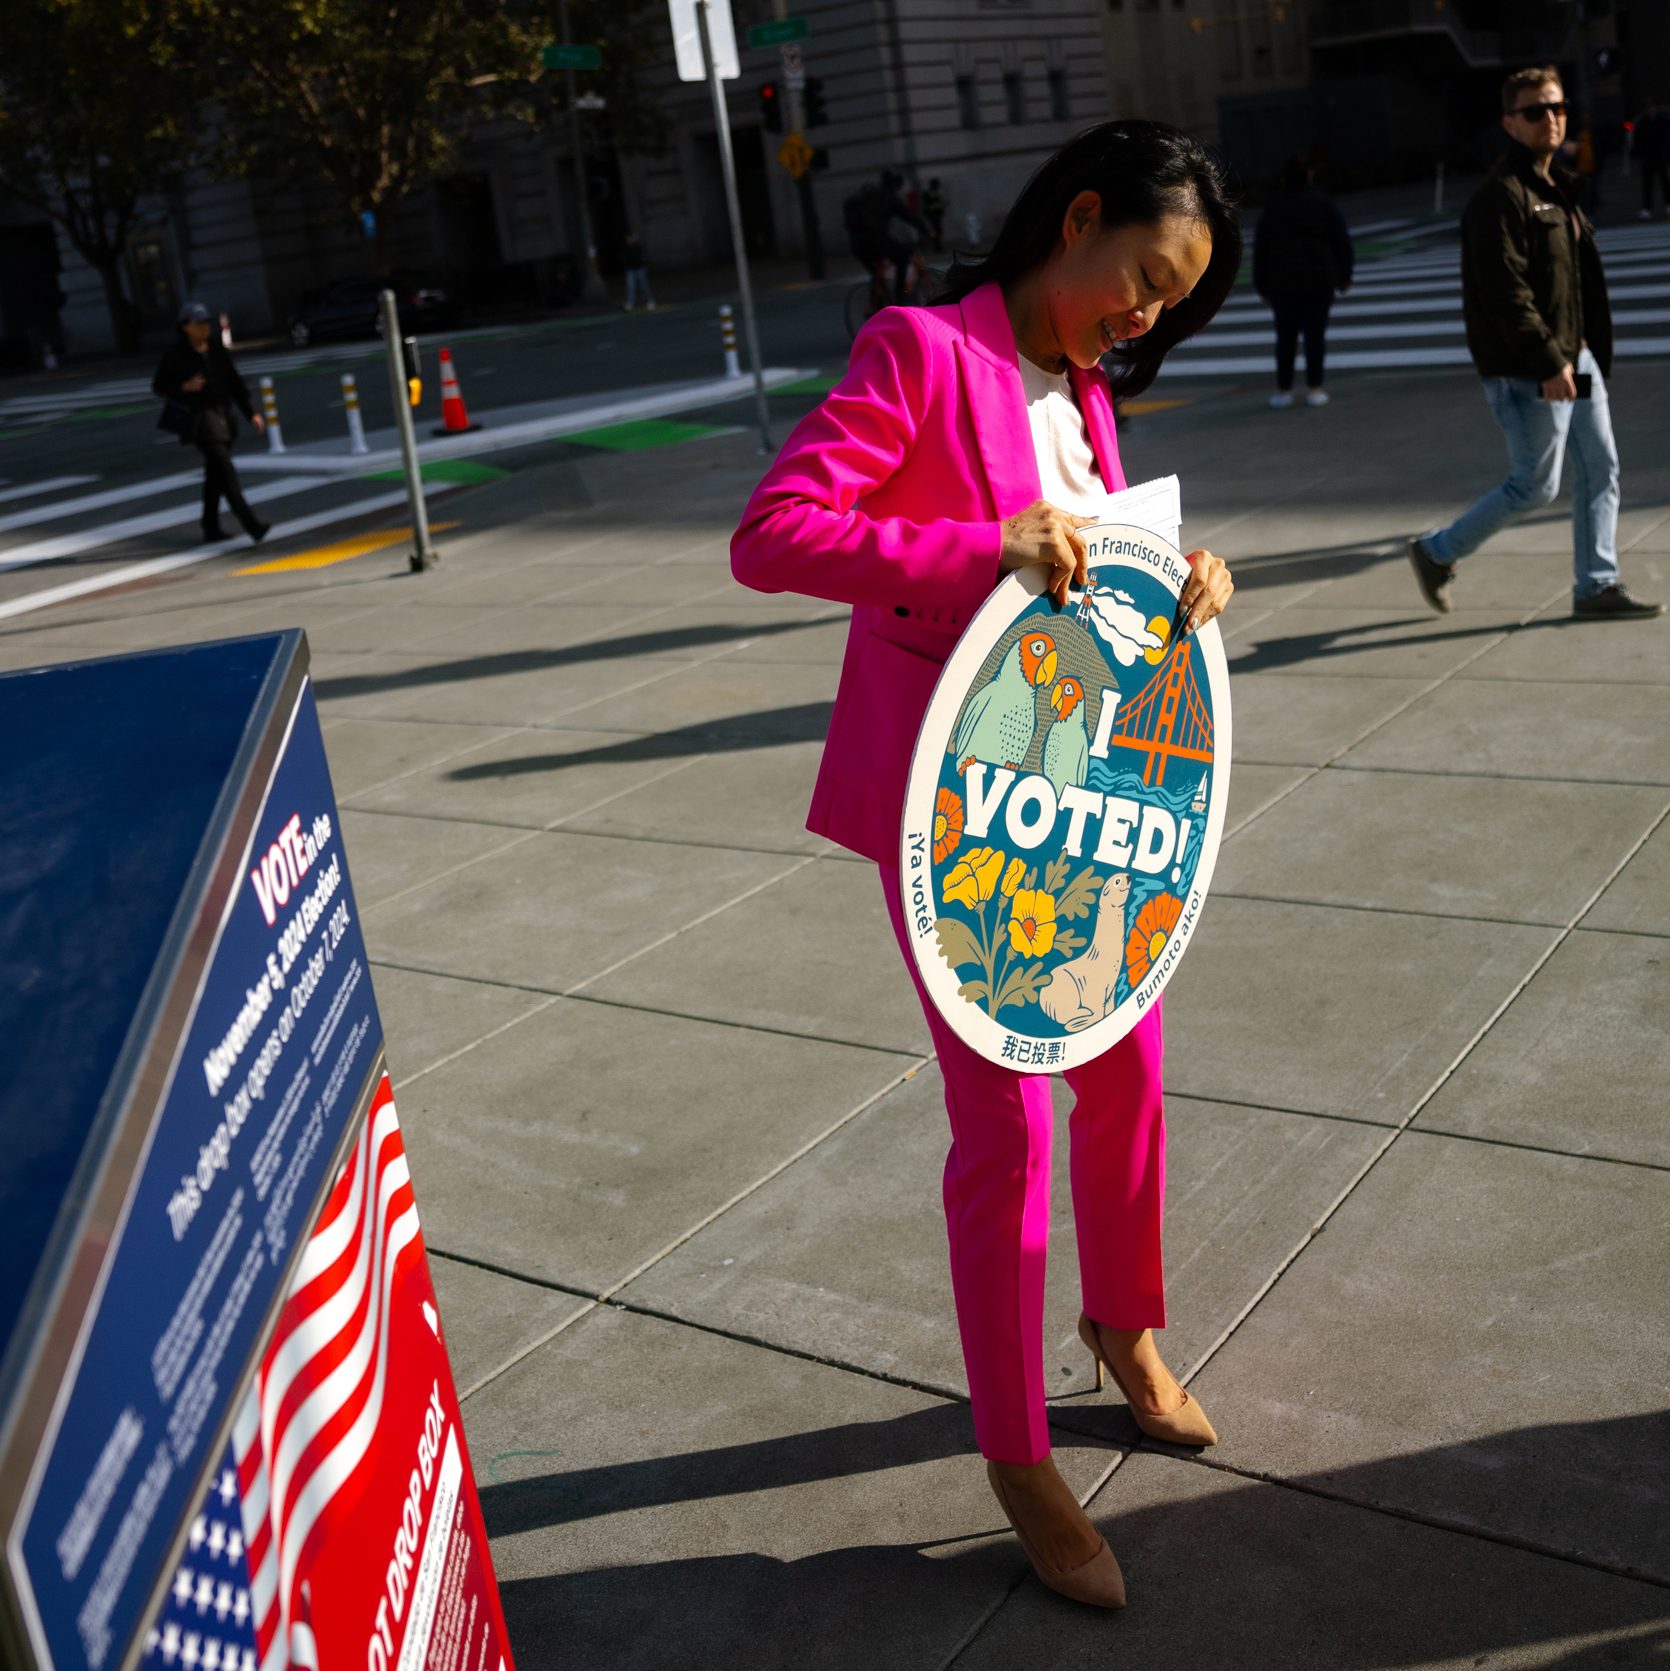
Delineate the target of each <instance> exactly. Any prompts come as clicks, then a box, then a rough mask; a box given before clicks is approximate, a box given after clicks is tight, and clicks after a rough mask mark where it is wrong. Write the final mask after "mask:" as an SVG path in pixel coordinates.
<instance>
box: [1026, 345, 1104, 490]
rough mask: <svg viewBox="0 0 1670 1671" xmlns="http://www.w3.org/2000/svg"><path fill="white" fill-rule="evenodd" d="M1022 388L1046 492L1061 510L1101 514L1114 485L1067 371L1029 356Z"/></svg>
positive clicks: (1039, 469) (1040, 487) (1039, 473)
mask: <svg viewBox="0 0 1670 1671" xmlns="http://www.w3.org/2000/svg"><path fill="white" fill-rule="evenodd" d="M1015 358H1016V359H1017V360H1018V361H1019V362H1020V368H1021V387H1022V388H1023V389H1024V390H1025V391H1026V416H1027V421H1028V422H1029V423H1030V424H1031V425H1032V450H1033V452H1034V453H1035V454H1036V455H1037V458H1038V488H1039V493H1040V495H1041V496H1042V497H1043V498H1044V499H1045V500H1047V501H1048V502H1049V503H1050V504H1052V505H1054V506H1056V507H1057V508H1058V509H1059V510H1064V511H1071V512H1072V513H1073V514H1074V515H1075V516H1101V515H1103V514H1104V511H1105V509H1106V506H1107V497H1108V484H1107V483H1106V482H1105V481H1103V480H1102V472H1101V471H1100V469H1098V468H1097V465H1096V455H1095V453H1094V452H1092V451H1091V447H1090V432H1089V431H1088V430H1087V429H1086V428H1085V423H1084V414H1083V413H1082V412H1080V411H1079V408H1078V402H1077V401H1075V400H1074V399H1073V389H1072V385H1071V384H1070V383H1069V382H1068V381H1067V373H1066V372H1064V371H1045V370H1044V369H1043V367H1042V366H1035V365H1034V364H1033V363H1032V362H1031V361H1030V360H1029V359H1028V358H1027V357H1026V356H1025V355H1024V354H1017V355H1016V356H1015Z"/></svg>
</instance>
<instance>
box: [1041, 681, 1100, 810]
mask: <svg viewBox="0 0 1670 1671" xmlns="http://www.w3.org/2000/svg"><path fill="white" fill-rule="evenodd" d="M1050 706H1051V707H1052V708H1053V709H1055V723H1054V724H1053V725H1052V726H1051V727H1050V732H1049V736H1048V738H1047V739H1046V740H1045V743H1044V776H1045V777H1047V778H1048V779H1049V780H1050V782H1051V783H1052V784H1054V785H1055V792H1056V794H1057V795H1059V794H1060V793H1061V791H1062V790H1063V789H1065V788H1066V787H1067V785H1068V784H1072V785H1073V786H1074V787H1075V788H1076V787H1078V786H1080V785H1082V784H1083V782H1084V780H1085V777H1086V775H1087V774H1088V773H1089V770H1090V738H1089V735H1088V734H1087V733H1086V731H1085V729H1084V686H1083V685H1081V684H1080V683H1079V682H1078V680H1077V679H1074V678H1071V677H1068V678H1065V679H1063V680H1062V681H1061V683H1060V684H1059V685H1057V686H1056V687H1055V689H1054V690H1052V691H1051V692H1050Z"/></svg>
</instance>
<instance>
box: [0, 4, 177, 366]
mask: <svg viewBox="0 0 1670 1671" xmlns="http://www.w3.org/2000/svg"><path fill="white" fill-rule="evenodd" d="M182 22H183V19H182V15H181V9H180V7H179V5H177V4H176V3H174V0H0V190H4V191H5V192H7V193H8V194H10V195H11V196H12V197H14V198H16V199H18V200H19V201H20V202H22V203H26V204H28V205H29V206H30V207H32V208H35V209H38V210H39V211H40V212H41V213H43V214H46V215H49V216H50V217H51V218H52V219H53V220H55V221H56V222H57V223H58V224H59V225H60V226H62V227H63V229H64V231H65V233H66V235H67V236H68V237H69V239H70V242H71V243H72V244H74V245H75V247H76V249H77V250H79V251H80V252H81V255H82V256H83V257H84V259H85V260H86V261H87V262H88V264H89V265H90V266H92V267H93V268H94V269H95V270H96V271H97V272H98V274H99V276H100V278H101V279H102V280H103V282H104V291H105V300H106V303H107V304H108V306H109V308H110V318H111V327H112V330H113V331H114V333H115V337H116V342H117V344H118V346H120V347H124V348H126V347H131V346H132V345H133V342H134V335H135V322H134V318H133V315H132V310H131V309H130V307H129V306H128V304H127V301H126V299H125V296H124V293H123V289H122V279H121V268H122V259H123V254H124V252H125V249H126V245H127V238H128V233H129V232H130V231H131V230H132V228H133V224H134V221H135V219H136V217H137V215H138V213H139V208H140V204H141V202H142V200H143V199H144V197H145V196H146V195H147V194H148V193H150V192H152V191H154V190H156V189H157V188H158V187H159V186H160V185H162V184H163V183H164V182H165V181H166V180H167V178H168V177H169V176H170V175H171V174H173V173H174V172H175V171H177V170H179V169H181V168H183V167H184V166H186V165H187V163H188V162H189V161H190V158H191V155H192V151H193V135H194V134H195V132H196V131H197V127H198V122H197V105H198V102H199V100H200V99H201V97H202V92H203V87H202V74H201V70H200V69H199V67H198V66H197V65H196V63H195V62H194V48H193V43H192V41H191V37H190V35H189V33H188V32H187V31H186V30H185V29H184V28H183V27H182Z"/></svg>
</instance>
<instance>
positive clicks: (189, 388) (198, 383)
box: [180, 372, 208, 395]
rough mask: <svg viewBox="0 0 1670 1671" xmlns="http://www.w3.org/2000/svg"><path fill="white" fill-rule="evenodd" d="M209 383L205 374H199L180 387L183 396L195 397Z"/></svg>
mask: <svg viewBox="0 0 1670 1671" xmlns="http://www.w3.org/2000/svg"><path fill="white" fill-rule="evenodd" d="M207 381H208V379H207V378H206V377H204V375H203V373H202V372H198V374H197V375H196V376H195V377H188V378H187V379H186V380H185V382H183V383H182V384H181V385H180V393H181V394H183V395H194V394H196V393H197V391H198V390H199V389H200V388H202V387H203V385H204V383H206V382H207Z"/></svg>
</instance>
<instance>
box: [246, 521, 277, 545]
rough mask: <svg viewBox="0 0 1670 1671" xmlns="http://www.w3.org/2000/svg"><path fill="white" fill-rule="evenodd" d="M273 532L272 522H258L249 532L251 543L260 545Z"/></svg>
mask: <svg viewBox="0 0 1670 1671" xmlns="http://www.w3.org/2000/svg"><path fill="white" fill-rule="evenodd" d="M272 531H273V525H272V524H271V523H270V522H257V523H256V524H255V526H254V527H253V528H251V529H250V531H249V543H250V544H251V545H259V544H260V543H261V542H262V540H264V539H265V538H266V537H267V535H268V534H270V533H271V532H272Z"/></svg>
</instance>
